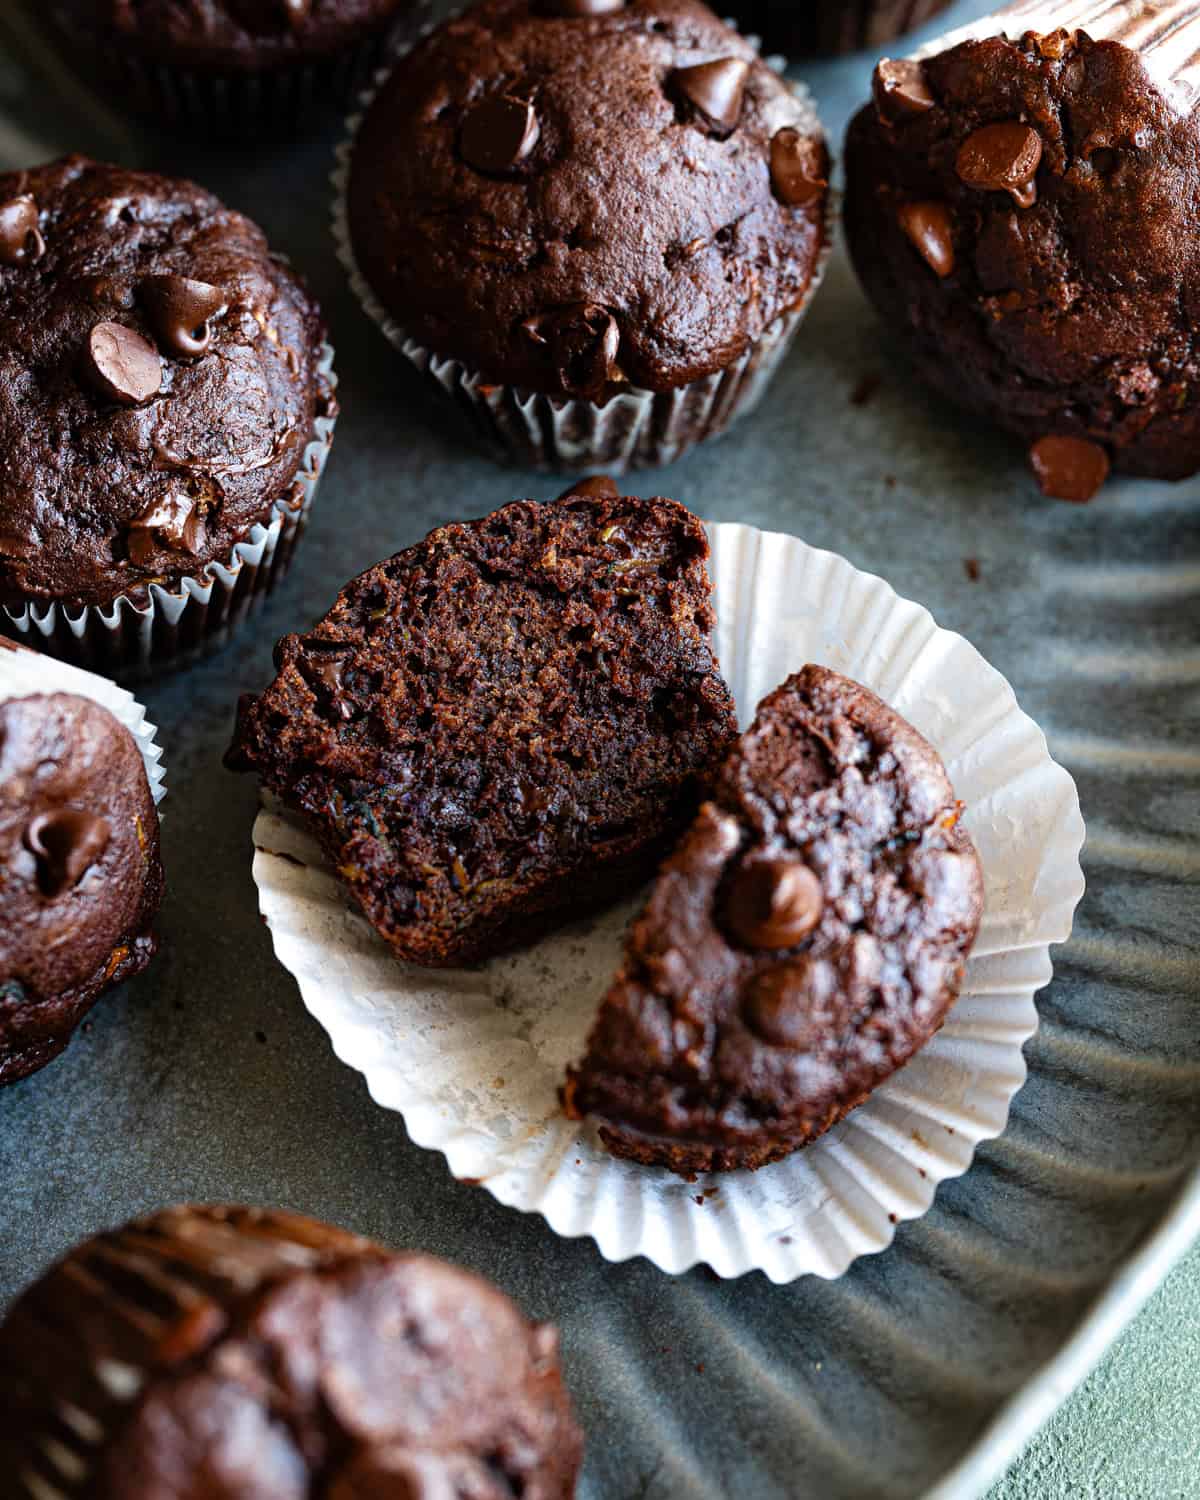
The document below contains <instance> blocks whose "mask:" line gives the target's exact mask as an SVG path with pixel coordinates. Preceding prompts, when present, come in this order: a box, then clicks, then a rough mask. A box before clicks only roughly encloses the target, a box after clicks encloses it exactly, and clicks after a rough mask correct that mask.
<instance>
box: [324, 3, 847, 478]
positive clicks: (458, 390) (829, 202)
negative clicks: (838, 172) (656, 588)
mask: <svg viewBox="0 0 1200 1500" xmlns="http://www.w3.org/2000/svg"><path fill="white" fill-rule="evenodd" d="M728 24H729V25H731V26H732V25H733V24H734V23H733V22H729V23H728ZM432 29H433V26H432V24H430V25H427V26H425V27H424V28H423V29H422V31H421V32H420V33H419V35H418V37H417V38H415V39H414V42H413V43H412V45H415V43H416V41H417V40H420V38H421V37H424V36H426V35H428V33H429V32H430V31H431V30H432ZM748 40H750V41H751V42H752V43H753V42H756V38H754V37H750V38H748ZM767 62H768V63H769V65H770V66H771V67H772V68H774V69H775V70H776V71H777V72H782V70H783V68H784V66H785V63H784V60H783V59H782V58H774V57H773V58H768V59H767ZM389 71H390V69H389V68H383V69H380V71H379V73H378V74H377V75H376V78H375V80H374V83H373V85H372V86H371V88H369V89H367V90H366V91H365V92H364V93H363V95H362V97H361V99H360V101H359V109H358V111H357V112H356V113H355V114H353V115H351V116H350V118H349V119H348V120H347V121H346V135H345V139H344V140H343V142H342V143H341V145H339V146H338V148H337V152H336V157H337V164H336V166H335V168H334V171H333V173H332V176H331V181H332V183H333V189H334V200H333V237H334V242H335V244H336V247H337V255H338V259H339V260H340V261H341V263H342V265H343V266H344V267H345V269H346V273H347V275H348V276H349V279H350V286H351V289H352V290H353V292H354V295H355V296H356V297H357V298H358V300H359V302H360V303H361V304H362V307H363V310H364V311H365V312H366V314H367V316H368V317H369V318H370V319H371V321H372V322H373V323H375V324H377V325H378V327H379V328H380V329H381V330H382V332H383V334H384V337H385V338H386V339H387V340H388V342H389V343H390V344H392V345H393V347H394V348H396V349H398V350H399V351H400V353H401V354H403V355H404V357H405V358H406V359H407V360H408V361H409V363H410V364H412V365H413V366H414V368H416V369H417V370H418V371H420V373H421V374H422V375H423V376H425V377H426V378H427V379H428V380H429V381H430V382H431V383H432V384H433V386H434V387H436V389H437V390H439V391H440V392H441V393H442V394H443V395H445V396H448V397H449V398H450V399H451V400H452V401H453V402H454V403H455V405H456V406H458V407H460V408H461V409H462V410H463V411H464V412H465V413H466V414H467V416H468V417H469V418H470V419H471V422H472V425H473V426H474V428H475V430H476V433H477V434H478V436H479V438H480V440H481V442H482V444H483V446H484V448H485V449H486V450H487V451H488V452H489V453H490V454H491V456H492V457H494V458H496V459H499V460H501V461H503V462H508V463H513V464H519V465H521V466H522V467H523V468H533V469H542V470H548V471H551V472H561V473H564V474H574V473H578V472H579V471H580V470H583V469H597V468H598V469H603V470H605V471H606V472H607V473H610V474H624V473H626V472H627V471H628V470H630V469H645V468H657V467H660V466H662V465H663V464H669V463H672V462H673V461H674V460H675V459H676V458H678V457H679V456H680V455H681V454H683V453H686V452H687V450H688V449H689V448H692V447H694V446H695V444H697V443H700V442H703V441H704V440H705V439H706V438H712V437H717V436H719V435H720V434H721V433H723V432H724V431H725V430H726V429H727V428H728V427H729V426H730V425H731V424H732V423H733V422H734V420H735V419H736V418H738V417H741V416H744V415H746V414H747V413H748V412H751V411H753V409H754V408H755V407H756V406H757V405H758V403H759V401H760V400H761V399H762V396H763V394H764V392H765V391H766V389H767V387H768V386H769V385H770V383H771V379H772V377H773V376H774V374H775V371H776V370H777V369H778V367H779V365H780V363H781V362H782V360H783V358H784V356H785V355H786V354H787V352H788V349H789V348H790V347H791V343H792V339H793V338H794V337H795V334H796V330H797V329H798V328H799V327H800V324H801V322H802V321H803V320H804V315H805V313H807V311H808V309H809V307H810V306H811V305H812V300H813V298H814V297H815V296H816V294H817V291H818V289H819V288H820V285H821V282H822V281H823V280H824V276H825V268H826V266H827V264H828V262H829V256H830V253H831V251H832V249H833V238H834V234H835V231H836V225H837V214H838V201H839V200H838V196H837V194H836V193H835V192H834V190H833V189H832V188H830V189H829V190H828V192H827V193H826V197H825V225H824V238H823V243H822V246H821V251H820V254H819V256H818V259H817V263H816V266H815V267H814V269H813V274H812V279H811V281H810V282H809V284H808V287H807V289H806V290H805V293H804V297H803V300H802V301H801V302H800V303H799V304H798V305H797V306H796V307H793V308H790V309H788V310H787V311H786V312H784V313H781V314H780V315H779V317H777V318H775V320H774V321H773V322H772V323H770V324H769V325H768V326H767V327H766V328H765V329H764V330H763V332H762V333H761V334H760V335H759V337H758V338H757V339H756V340H755V341H754V342H753V343H751V344H750V345H749V346H748V348H747V349H746V350H745V351H744V352H743V353H742V354H741V355H740V356H739V358H737V359H736V360H734V361H733V363H732V364H729V365H726V366H725V368H724V369H721V370H716V371H714V372H713V373H712V374H711V375H705V376H703V377H702V378H701V379H700V380H694V381H691V382H690V383H689V384H688V385H684V386H679V387H678V388H677V389H675V390H670V391H648V390H642V389H640V388H639V387H637V386H630V387H629V388H628V389H626V390H622V391H619V392H618V393H617V394H616V395H614V396H611V397H609V398H608V399H607V400H606V401H604V402H603V403H597V402H595V401H587V400H583V399H574V400H570V399H567V398H564V397H559V396H547V395H545V394H543V393H541V392H538V391H529V390H523V389H521V388H519V387H517V386H511V385H496V384H495V383H494V382H491V381H488V380H486V379H485V378H484V377H483V376H482V375H481V374H480V373H479V371H478V370H473V369H471V368H470V366H468V365H466V364H465V363H464V362H463V361H462V360H459V359H453V358H446V357H444V356H442V355H439V354H435V353H434V352H433V351H432V350H431V349H429V348H427V347H426V346H425V345H424V344H422V343H421V342H420V340H418V339H415V338H412V337H410V336H409V334H408V333H407V332H406V331H405V329H404V328H403V327H402V326H401V324H400V323H399V322H398V321H397V320H396V319H395V318H394V317H393V316H392V315H391V313H389V312H388V310H387V308H385V307H384V305H383V304H382V302H380V300H379V298H378V297H377V296H376V295H375V292H374V291H373V290H372V288H371V286H370V284H369V283H368V281H367V279H366V277H365V276H364V275H363V273H362V271H361V270H360V269H359V266H358V261H357V258H356V257H355V254H354V247H353V243H352V241H351V237H350V226H349V222H348V217H347V214H348V206H347V186H348V182H349V176H350V158H351V156H352V154H353V151H354V140H355V137H356V136H357V134H358V127H359V124H360V123H361V121H362V118H363V116H364V115H365V113H366V112H367V110H368V109H369V108H370V105H371V102H372V100H373V99H374V97H375V95H376V94H377V93H378V91H379V89H380V88H381V87H382V86H383V84H384V82H385V81H386V79H387V77H388V73H389ZM786 81H787V82H788V87H789V88H790V89H791V90H792V92H793V93H794V94H795V95H796V97H797V99H798V100H799V101H800V103H801V104H802V105H803V106H804V109H805V111H806V114H807V116H808V119H807V121H806V124H807V125H808V127H809V128H810V129H811V130H812V131H813V132H814V133H821V122H820V120H819V118H818V117H817V110H816V105H815V104H814V102H813V99H812V96H811V95H810V94H809V92H808V90H807V89H806V88H805V87H804V86H803V85H802V84H799V83H794V82H792V81H790V80H786Z"/></svg>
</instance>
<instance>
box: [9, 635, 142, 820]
mask: <svg viewBox="0 0 1200 1500" xmlns="http://www.w3.org/2000/svg"><path fill="white" fill-rule="evenodd" d="M49 693H74V694H75V695H76V697H79V698H91V699H92V701H93V702H95V703H98V704H100V706H101V708H107V709H108V711H109V713H111V714H112V715H113V717H114V718H115V719H117V720H118V721H119V722H120V723H122V724H124V726H125V728H126V729H128V731H129V732H130V734H131V735H133V738H134V740H135V741H136V742H137V747H138V749H139V750H140V751H141V752H142V760H143V761H144V762H145V766H146V776H147V778H148V780H149V782H150V791H151V793H152V794H153V796H154V801H155V803H159V802H161V801H162V799H163V798H164V797H165V796H166V794H167V786H166V779H165V776H166V773H165V771H164V769H163V763H162V749H161V748H160V746H159V745H158V744H157V742H156V738H155V737H156V735H157V734H158V730H157V729H155V727H154V725H153V724H151V723H150V721H149V720H148V719H147V718H146V711H145V709H144V708H143V707H142V705H141V704H140V703H139V702H138V701H137V699H136V698H135V697H134V696H133V694H132V693H130V692H128V691H127V690H126V689H125V688H123V687H118V686H117V684H116V683H115V682H110V681H109V680H108V678H107V677H97V676H96V674H95V673H94V672H84V671H81V670H80V668H79V667H72V666H69V665H68V664H67V663H66V662H63V661H53V660H48V659H47V658H46V657H44V656H42V655H40V654H39V653H38V652H36V651H28V650H26V649H25V647H24V646H17V645H13V644H10V643H9V642H7V641H4V640H0V703H7V702H8V700H9V699H10V698H32V697H34V696H45V695H46V694H49Z"/></svg>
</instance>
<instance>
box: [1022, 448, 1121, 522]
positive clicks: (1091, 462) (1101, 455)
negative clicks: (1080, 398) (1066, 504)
mask: <svg viewBox="0 0 1200 1500" xmlns="http://www.w3.org/2000/svg"><path fill="white" fill-rule="evenodd" d="M1029 462H1030V464H1031V466H1032V468H1033V472H1034V474H1035V476H1036V477H1037V482H1038V484H1039V485H1040V486H1041V488H1042V493H1043V494H1044V495H1049V496H1050V497H1051V499H1053V500H1070V501H1072V502H1073V503H1074V504H1076V505H1086V503H1087V502H1088V501H1089V500H1090V499H1091V498H1092V496H1093V495H1094V494H1095V493H1096V491H1097V490H1099V489H1100V488H1101V486H1102V485H1103V484H1104V481H1105V480H1106V479H1107V478H1108V472H1109V467H1110V465H1109V460H1108V454H1107V453H1106V452H1105V451H1104V449H1103V448H1102V447H1101V446H1100V444H1099V443H1093V442H1091V441H1090V440H1089V439H1088V438H1078V437H1060V436H1058V435H1056V434H1053V433H1052V434H1050V435H1049V436H1047V437H1044V438H1039V439H1038V441H1037V442H1036V443H1034V445H1033V447H1032V448H1031V449H1030V450H1029Z"/></svg>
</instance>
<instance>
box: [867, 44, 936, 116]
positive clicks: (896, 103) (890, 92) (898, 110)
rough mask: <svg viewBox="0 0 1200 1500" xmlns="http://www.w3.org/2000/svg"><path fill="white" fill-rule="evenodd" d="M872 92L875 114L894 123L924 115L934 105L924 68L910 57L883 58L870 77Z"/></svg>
mask: <svg viewBox="0 0 1200 1500" xmlns="http://www.w3.org/2000/svg"><path fill="white" fill-rule="evenodd" d="M871 95H872V97H873V98H874V100H875V112H876V114H878V116H879V118H880V119H881V120H886V121H887V122H888V123H889V124H891V125H894V124H896V123H897V122H898V121H900V120H911V119H912V118H913V117H914V116H915V115H923V114H925V112H926V111H927V110H931V109H932V108H933V106H934V97H933V95H932V94H931V93H930V92H929V85H928V84H927V83H926V82H925V69H924V68H923V67H922V66H921V64H920V63H919V62H913V61H912V59H911V58H907V57H899V58H891V57H885V58H882V59H881V60H880V62H879V64H878V66H877V67H876V69H875V73H874V76H873V77H872V79H871Z"/></svg>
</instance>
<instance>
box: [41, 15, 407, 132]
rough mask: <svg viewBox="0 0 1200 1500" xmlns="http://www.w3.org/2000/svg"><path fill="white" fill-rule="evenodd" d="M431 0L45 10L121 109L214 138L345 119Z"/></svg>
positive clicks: (73, 56) (75, 59)
mask: <svg viewBox="0 0 1200 1500" xmlns="http://www.w3.org/2000/svg"><path fill="white" fill-rule="evenodd" d="M425 9H426V0H51V6H50V13H49V15H50V20H51V23H52V31H53V34H54V35H55V36H56V38H57V40H58V42H59V44H60V46H61V48H62V50H63V51H64V53H65V55H66V57H67V59H68V60H69V61H71V62H72V63H73V64H74V65H75V66H76V68H77V69H78V70H79V71H80V72H81V73H82V74H83V75H84V76H85V77H86V78H87V79H88V80H89V81H91V82H93V83H94V84H96V85H98V86H99V87H100V89H101V90H102V91H103V93H104V96H105V98H106V100H107V101H108V102H110V103H112V104H115V105H117V106H118V107H120V108H124V109H128V110H131V111H133V112H134V113H138V114H143V115H146V116H148V117H149V118H150V119H151V120H152V121H153V123H154V124H155V125H156V126H160V127H161V126H162V125H168V126H173V127H176V128H183V129H187V130H199V131H200V132H202V133H203V134H204V136H205V137H206V138H207V137H211V136H213V135H214V134H215V135H218V136H229V135H232V134H235V133H236V134H241V133H243V132H245V131H247V130H250V129H254V130H262V129H264V128H266V129H269V130H272V131H278V132H287V133H300V132H303V131H305V130H308V129H311V128H312V126H313V124H314V122H315V121H319V120H320V119H321V117H322V115H324V114H327V113H328V112H329V111H330V110H335V111H336V110H344V109H346V108H349V106H350V105H351V104H352V102H353V101H354V99H355V97H356V95H357V93H358V91H359V90H360V89H362V88H363V87H364V86H365V85H366V84H367V83H369V82H370V80H371V78H372V76H373V74H374V71H375V69H376V68H378V67H379V66H380V65H381V64H382V63H383V62H384V61H385V59H386V57H387V55H388V50H387V49H388V42H389V39H390V38H391V37H392V35H393V33H395V32H396V31H398V30H399V29H400V26H401V23H403V22H407V21H410V20H411V19H412V17H413V16H414V15H416V14H421V13H423V12H424V10H425Z"/></svg>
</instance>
